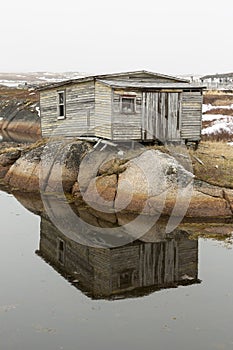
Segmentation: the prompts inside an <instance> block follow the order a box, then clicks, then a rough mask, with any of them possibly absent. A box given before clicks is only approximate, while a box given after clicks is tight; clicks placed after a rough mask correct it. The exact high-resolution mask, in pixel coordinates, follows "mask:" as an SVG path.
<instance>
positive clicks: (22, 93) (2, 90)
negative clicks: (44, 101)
mask: <svg viewBox="0 0 233 350" xmlns="http://www.w3.org/2000/svg"><path fill="white" fill-rule="evenodd" d="M11 99H18V100H26V101H28V102H29V103H33V102H38V101H39V93H38V91H31V90H27V89H18V88H11V87H7V86H0V101H4V100H11Z"/></svg>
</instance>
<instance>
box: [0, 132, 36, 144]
mask: <svg viewBox="0 0 233 350" xmlns="http://www.w3.org/2000/svg"><path fill="white" fill-rule="evenodd" d="M40 138H41V136H40V135H36V134H22V133H19V132H14V131H9V130H8V131H6V130H1V131H0V142H18V143H33V142H36V141H37V140H39V139H40Z"/></svg>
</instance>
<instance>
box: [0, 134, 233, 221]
mask: <svg viewBox="0 0 233 350" xmlns="http://www.w3.org/2000/svg"><path fill="white" fill-rule="evenodd" d="M219 145H220V146H221V147H219ZM98 147H99V148H94V143H93V142H87V141H78V140H74V141H72V142H71V143H70V142H69V143H68V144H65V145H64V144H63V141H61V140H57V141H56V142H54V143H53V144H51V143H50V144H47V143H46V140H41V141H38V142H37V143H36V144H32V145H30V146H28V145H27V146H25V145H24V146H22V145H21V146H16V147H11V148H4V149H2V150H1V151H0V176H1V179H2V182H4V183H5V184H6V185H8V186H9V188H10V189H14V190H20V191H23V192H31V193H35V194H39V193H40V192H41V191H42V192H47V193H56V194H58V195H59V194H60V193H61V192H65V193H66V195H68V198H69V200H71V201H72V202H74V203H75V204H76V205H77V207H80V208H83V207H85V208H86V207H92V208H94V210H97V211H100V212H103V211H104V212H105V211H107V216H109V215H110V214H111V213H112V214H111V215H113V218H115V212H116V211H117V212H120V213H123V212H124V213H131V214H138V213H141V212H143V214H145V215H157V214H158V213H160V212H162V213H163V214H164V215H170V214H171V213H172V211H173V209H174V206H175V204H176V203H177V200H178V199H179V200H178V209H177V210H178V211H177V213H178V214H177V215H179V209H181V210H183V208H184V206H185V205H186V204H187V203H186V202H187V196H189V194H190V191H191V190H192V180H194V184H193V193H192V196H191V198H190V199H191V202H190V204H189V205H188V206H187V213H186V217H196V218H201V217H202V218H207V217H222V218H223V217H232V214H233V178H232V174H233V171H232V170H233V151H232V150H233V149H232V146H230V145H227V144H226V143H221V144H219V143H217V144H216V143H207V142H203V143H202V144H201V145H200V147H199V149H198V150H197V151H193V150H190V152H189V155H190V159H191V163H192V166H193V169H194V175H195V176H194V177H193V175H192V172H191V169H190V162H187V159H185V157H186V155H183V154H181V151H180V150H179V149H177V152H176V154H177V155H178V156H176V155H175V154H174V150H173V152H172V154H169V151H168V150H166V148H164V147H159V146H154V147H148V148H145V147H144V148H140V147H139V148H136V149H121V150H119V149H118V148H114V147H111V146H107V147H106V148H104V150H102V151H101V149H102V148H103V145H99V146H98ZM182 157H183V160H182ZM184 160H185V161H184ZM40 171H42V175H41V173H40ZM40 177H41V179H43V182H41V183H40V182H39V178H40ZM82 215H88V212H87V210H86V209H85V211H82ZM114 220H115V219H114Z"/></svg>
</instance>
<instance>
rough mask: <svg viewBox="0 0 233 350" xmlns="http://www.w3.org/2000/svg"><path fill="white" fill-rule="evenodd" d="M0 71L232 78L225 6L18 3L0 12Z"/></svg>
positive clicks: (228, 5)
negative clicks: (139, 72)
mask: <svg viewBox="0 0 233 350" xmlns="http://www.w3.org/2000/svg"><path fill="white" fill-rule="evenodd" d="M0 13H1V20H0V30H1V52H0V71H2V72H10V71H18V72H20V71H24V72H27V71H77V72H87V73H110V72H119V71H127V70H135V69H146V70H152V71H155V72H160V73H164V74H185V73H188V74H206V73H216V72H230V71H233V45H232V41H233V36H232V34H233V1H232V0H222V1H218V2H216V1H214V0H211V1H210V0H195V1H192V2H191V1H188V0H176V1H175V0H173V1H171V0H167V1H166V0H164V1H162V0H160V1H157V0H154V1H153V0H144V1H140V2H139V1H138V2H137V1H136V0H133V1H132V0H125V1H123V0H117V1H107V0H96V1H90V0H86V1H85V0H84V1H80V0H65V1H63V2H62V1H59V0H56V1H55V0H46V1H45V0H40V1H36V2H35V1H31V0H20V1H17V2H16V1H10V0H7V1H4V2H1V5H0Z"/></svg>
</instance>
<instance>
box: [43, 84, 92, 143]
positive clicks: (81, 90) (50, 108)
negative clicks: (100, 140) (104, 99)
mask: <svg viewBox="0 0 233 350" xmlns="http://www.w3.org/2000/svg"><path fill="white" fill-rule="evenodd" d="M63 90H64V91H65V95H66V119H64V120H58V103H57V91H63ZM94 107H95V91H94V82H93V81H91V82H90V81H89V82H83V83H79V84H73V85H70V86H67V87H66V88H64V89H63V88H62V87H59V89H51V90H46V91H41V93H40V108H41V127H42V136H45V137H46V136H47V137H48V136H51V135H52V133H53V132H54V134H55V135H62V136H66V135H67V136H81V135H93V134H94V128H95V124H94V123H95V120H94Z"/></svg>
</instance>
